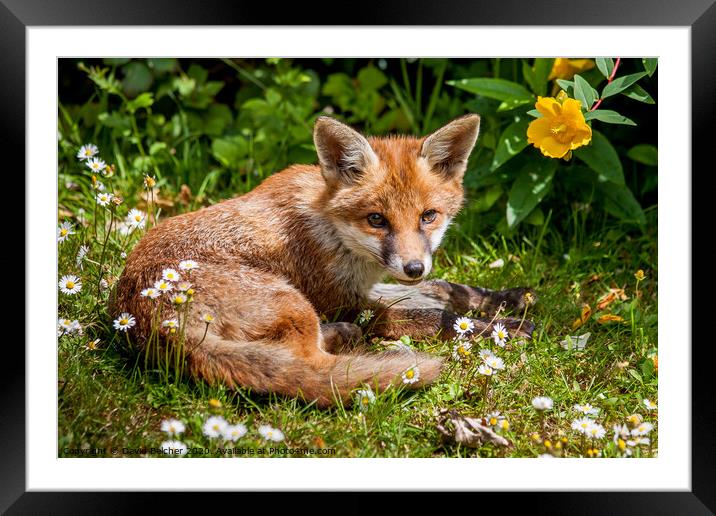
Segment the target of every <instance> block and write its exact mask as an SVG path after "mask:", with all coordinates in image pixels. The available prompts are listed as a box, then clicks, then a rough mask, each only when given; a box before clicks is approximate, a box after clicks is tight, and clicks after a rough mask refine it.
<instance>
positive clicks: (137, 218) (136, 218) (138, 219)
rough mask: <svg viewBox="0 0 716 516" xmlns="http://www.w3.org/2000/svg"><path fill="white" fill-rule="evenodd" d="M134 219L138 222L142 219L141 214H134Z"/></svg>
mask: <svg viewBox="0 0 716 516" xmlns="http://www.w3.org/2000/svg"><path fill="white" fill-rule="evenodd" d="M134 220H136V221H137V222H139V221H141V220H142V216H141V215H135V216H134Z"/></svg>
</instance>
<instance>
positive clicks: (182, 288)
mask: <svg viewBox="0 0 716 516" xmlns="http://www.w3.org/2000/svg"><path fill="white" fill-rule="evenodd" d="M177 290H178V291H179V292H187V291H189V290H191V283H189V282H188V281H182V282H180V283H177Z"/></svg>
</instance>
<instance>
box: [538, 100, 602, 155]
mask: <svg viewBox="0 0 716 516" xmlns="http://www.w3.org/2000/svg"><path fill="white" fill-rule="evenodd" d="M535 107H536V108H537V111H539V112H540V113H541V114H542V117H540V118H537V119H535V120H533V121H532V122H530V125H529V127H527V142H528V143H531V144H533V145H534V146H535V147H536V148H538V149H539V150H540V151H542V154H544V155H545V156H548V157H550V158H565V159H569V157H571V151H573V150H574V149H576V148H578V147H581V146H582V145H587V144H588V143H589V142H590V141H592V128H591V127H589V126H588V125H587V122H586V121H585V120H584V115H583V114H582V104H581V103H580V102H579V101H578V100H575V99H570V98H569V97H567V96H566V95H562V94H560V95H558V96H557V98H554V97H537V102H536V103H535Z"/></svg>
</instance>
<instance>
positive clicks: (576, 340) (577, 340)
mask: <svg viewBox="0 0 716 516" xmlns="http://www.w3.org/2000/svg"><path fill="white" fill-rule="evenodd" d="M591 336H592V334H591V333H589V332H587V333H585V334H583V335H576V336H571V335H567V338H566V339H564V340H563V341H562V342H560V343H559V345H560V346H562V347H563V348H564V349H584V347H585V346H586V345H587V341H588V340H589V337H591Z"/></svg>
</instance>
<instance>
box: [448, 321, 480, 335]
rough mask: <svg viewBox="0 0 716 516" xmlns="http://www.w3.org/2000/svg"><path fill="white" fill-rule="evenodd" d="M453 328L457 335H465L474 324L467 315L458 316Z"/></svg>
mask: <svg viewBox="0 0 716 516" xmlns="http://www.w3.org/2000/svg"><path fill="white" fill-rule="evenodd" d="M453 328H454V329H455V331H456V332H457V333H458V335H465V334H467V333H470V332H471V331H472V330H473V329H474V328H475V325H474V324H473V322H472V321H471V320H470V318H469V317H459V318H458V319H457V320H456V321H455V324H454V325H453Z"/></svg>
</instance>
